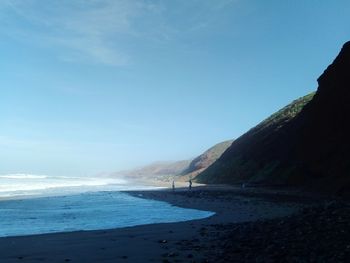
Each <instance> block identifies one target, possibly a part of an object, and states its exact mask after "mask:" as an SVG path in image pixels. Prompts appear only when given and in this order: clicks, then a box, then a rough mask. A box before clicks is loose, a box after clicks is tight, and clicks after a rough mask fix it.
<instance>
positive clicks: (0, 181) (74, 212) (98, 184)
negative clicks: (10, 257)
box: [0, 175, 214, 237]
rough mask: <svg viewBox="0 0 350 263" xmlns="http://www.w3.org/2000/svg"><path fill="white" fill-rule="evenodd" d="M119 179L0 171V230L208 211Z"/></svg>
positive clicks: (145, 220) (41, 229) (46, 229)
mask: <svg viewBox="0 0 350 263" xmlns="http://www.w3.org/2000/svg"><path fill="white" fill-rule="evenodd" d="M146 188H148V189H150V187H145V186H140V185H139V186H135V185H130V184H128V182H126V181H122V180H118V179H110V178H105V179H100V178H70V177H48V176H35V175H3V176H0V198H1V200H0V236H2V237H4V236H18V235H32V234H43V233H54V232H70V231H79V230H99V229H110V228H121V227H128V226H136V225H143V224H154V223H170V222H180V221H187V220H194V219H201V218H205V217H209V216H211V215H213V214H214V213H213V212H209V211H200V210H195V209H185V208H180V207H176V206H172V205H170V204H168V203H166V202H160V201H154V200H148V199H142V198H137V197H134V196H131V195H129V194H127V193H124V192H121V190H130V189H132V190H133V189H146Z"/></svg>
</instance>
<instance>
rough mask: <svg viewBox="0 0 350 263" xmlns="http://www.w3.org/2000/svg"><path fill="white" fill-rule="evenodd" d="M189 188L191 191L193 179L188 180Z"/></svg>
mask: <svg viewBox="0 0 350 263" xmlns="http://www.w3.org/2000/svg"><path fill="white" fill-rule="evenodd" d="M188 189H189V190H190V191H191V190H192V179H190V180H189V181H188Z"/></svg>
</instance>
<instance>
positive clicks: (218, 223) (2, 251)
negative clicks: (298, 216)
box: [0, 186, 312, 263]
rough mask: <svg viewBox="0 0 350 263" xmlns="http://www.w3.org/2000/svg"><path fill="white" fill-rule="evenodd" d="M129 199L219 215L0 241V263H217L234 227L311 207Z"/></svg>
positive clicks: (245, 199) (251, 193)
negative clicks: (164, 202) (192, 219)
mask: <svg viewBox="0 0 350 263" xmlns="http://www.w3.org/2000/svg"><path fill="white" fill-rule="evenodd" d="M129 193H130V194H132V195H135V196H138V197H141V198H149V199H156V200H163V201H167V202H169V203H171V204H173V205H177V206H180V207H190V208H195V209H200V210H207V211H214V212H216V214H215V215H214V216H212V217H210V218H206V219H202V220H194V221H187V222H180V223H167V224H153V225H144V226H136V227H128V228H121V229H112V230H98V231H80V232H71V233H56V234H44V235H35V236H21V237H6V238H0V262H1V263H6V262H81V263H88V262H96V263H98V262H101V263H102V262H164V263H166V262H216V261H218V260H217V259H216V257H218V255H220V253H223V252H224V251H225V245H221V243H220V242H221V241H222V238H226V237H225V233H228V232H229V231H228V230H229V229H231V228H232V224H233V225H241V224H237V223H242V222H254V221H257V220H258V221H261V220H268V221H269V220H270V219H273V218H280V217H285V216H288V215H291V214H295V213H297V212H298V211H300V209H301V208H303V207H305V206H308V205H310V204H311V203H312V202H310V201H309V198H306V197H304V196H303V195H298V194H289V193H284V192H283V191H274V190H269V191H267V190H258V189H243V190H241V189H239V188H235V187H224V186H223V187H220V186H215V187H207V186H206V187H195V188H193V189H192V191H191V192H190V191H188V189H186V188H182V189H177V190H176V191H175V192H173V191H172V190H157V191H134V192H129ZM140 216H141V215H140ZM225 226H226V227H225ZM227 226H229V229H228V228H227ZM217 237H220V240H218V239H217ZM219 257H220V256H219ZM221 259H222V258H221ZM222 262H225V260H224V261H222ZM227 262H229V261H227Z"/></svg>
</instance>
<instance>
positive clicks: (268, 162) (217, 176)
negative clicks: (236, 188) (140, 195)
mask: <svg viewBox="0 0 350 263" xmlns="http://www.w3.org/2000/svg"><path fill="white" fill-rule="evenodd" d="M314 95H315V92H312V93H311V94H308V95H306V96H304V97H301V98H299V99H297V100H295V101H293V102H292V103H290V104H289V105H287V106H286V107H284V108H282V109H281V110H279V111H278V112H276V113H274V114H272V115H271V116H270V117H269V118H267V119H265V120H264V121H262V122H261V123H260V124H258V125H257V126H256V127H254V128H252V129H251V130H249V131H248V132H247V133H245V134H244V135H242V136H241V137H240V138H238V139H237V140H236V141H234V142H233V143H232V145H231V147H229V148H228V149H227V151H226V152H225V153H224V154H223V155H222V156H221V158H219V159H218V160H217V161H216V162H215V163H213V164H212V165H211V166H210V167H209V168H208V169H206V170H204V171H203V172H202V173H200V174H199V175H198V176H197V177H196V181H197V182H201V183H238V182H247V181H249V182H259V181H264V180H265V179H266V177H267V176H268V175H269V174H271V173H272V172H273V171H274V170H276V169H277V168H278V165H279V163H280V162H279V159H278V156H277V157H276V156H275V154H277V153H276V151H275V148H274V147H275V146H276V145H277V144H278V145H277V147H279V148H283V143H284V142H283V141H278V140H277V141H278V142H277V143H276V142H275V141H274V140H275V138H274V135H275V134H276V132H278V131H279V130H280V129H281V128H282V127H284V126H285V125H286V124H287V123H289V122H290V121H291V120H293V119H294V118H295V117H296V116H297V115H298V114H299V113H300V112H301V111H302V109H303V108H304V107H305V105H307V104H308V103H309V102H310V101H311V100H312V98H313V97H314ZM272 141H273V142H272ZM271 145H273V147H272V146H271ZM275 157H276V158H275ZM286 176H288V175H286ZM280 179H282V177H281V178H280Z"/></svg>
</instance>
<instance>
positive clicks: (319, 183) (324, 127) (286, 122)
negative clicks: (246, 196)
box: [197, 43, 350, 192]
mask: <svg viewBox="0 0 350 263" xmlns="http://www.w3.org/2000/svg"><path fill="white" fill-rule="evenodd" d="M318 82H319V87H318V90H317V92H316V94H315V96H314V97H313V95H309V96H306V97H304V98H301V99H299V100H297V101H295V102H293V103H292V104H290V105H289V106H287V107H286V108H284V109H282V110H281V111H280V112H278V113H276V114H275V115H273V116H271V117H270V118H269V119H267V120H266V121H264V122H262V123H261V124H260V125H258V126H257V127H255V128H253V129H252V130H250V131H249V132H248V133H246V134H245V135H243V136H242V137H240V138H239V139H237V140H236V141H235V142H234V143H233V144H232V145H231V147H230V148H229V149H228V150H227V151H226V152H225V153H224V154H223V155H222V156H221V158H219V159H218V160H217V161H216V162H215V163H214V164H213V165H212V166H210V167H209V168H208V169H207V170H206V171H204V172H203V173H201V174H199V175H198V177H197V180H198V181H199V182H205V183H238V182H254V183H262V184H287V185H296V186H306V187H312V188H317V189H324V190H330V189H331V190H334V191H343V192H344V191H346V190H345V189H347V186H348V185H350V179H349V177H350V152H349V149H350V141H349V135H350V130H349V127H350V125H349V124H350V123H349V114H350V91H349V89H350V43H346V44H345V45H344V46H343V49H342V50H341V52H340V54H339V55H338V57H337V58H336V59H335V61H334V62H333V63H332V64H331V65H330V66H329V67H328V68H327V69H326V71H325V72H324V73H323V74H322V75H321V77H320V78H319V79H318ZM312 97H313V98H312ZM311 98H312V100H311ZM284 116H285V117H284Z"/></svg>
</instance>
